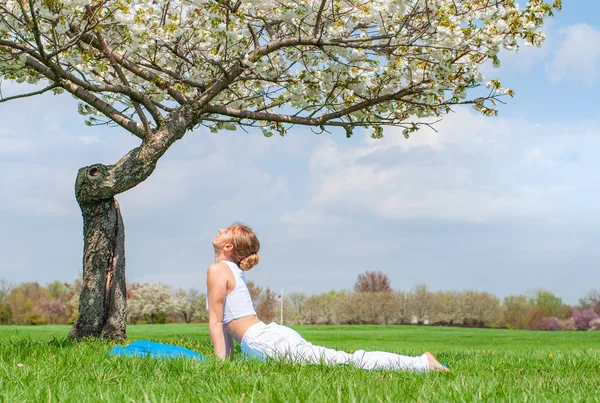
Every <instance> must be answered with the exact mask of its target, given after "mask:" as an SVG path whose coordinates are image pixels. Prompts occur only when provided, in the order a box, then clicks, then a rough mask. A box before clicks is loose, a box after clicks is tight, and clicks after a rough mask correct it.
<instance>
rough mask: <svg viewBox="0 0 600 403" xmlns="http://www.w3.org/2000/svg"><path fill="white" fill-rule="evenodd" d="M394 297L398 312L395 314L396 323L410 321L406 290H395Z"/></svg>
mask: <svg viewBox="0 0 600 403" xmlns="http://www.w3.org/2000/svg"><path fill="white" fill-rule="evenodd" d="M394 299H395V301H396V314H395V315H394V319H393V321H394V323H396V324H402V323H408V322H409V321H410V314H409V308H408V296H407V293H406V292H405V291H401V290H398V291H395V292H394Z"/></svg>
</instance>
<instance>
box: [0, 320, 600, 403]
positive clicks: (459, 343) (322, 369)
mask: <svg viewBox="0 0 600 403" xmlns="http://www.w3.org/2000/svg"><path fill="white" fill-rule="evenodd" d="M295 329H296V330H298V331H299V332H300V333H301V334H302V335H303V336H304V337H305V338H306V339H307V340H309V341H311V342H313V343H314V344H321V345H325V346H328V347H334V348H339V349H344V350H348V351H350V350H355V349H366V350H376V349H377V350H385V351H394V352H398V353H401V354H407V355H417V354H421V353H422V352H423V351H425V350H428V351H431V352H433V353H434V354H435V355H436V356H437V357H438V358H439V359H440V361H445V362H447V363H448V367H449V368H450V369H451V370H452V372H451V373H450V374H441V373H426V374H414V373H408V372H391V371H364V370H360V369H357V368H352V367H347V366H336V367H327V366H322V365H308V366H298V365H288V364H284V363H280V362H268V363H263V362H258V361H245V360H233V361H228V362H217V361H215V360H214V359H212V348H211V345H210V339H209V336H208V329H207V326H206V325H180V324H173V325H139V326H130V327H129V328H128V335H129V338H130V340H137V339H151V340H156V341H162V342H166V343H171V344H177V345H183V346H186V347H188V348H191V349H194V350H196V351H199V352H200V353H202V354H204V355H205V356H206V357H207V358H208V359H209V360H208V361H206V362H199V361H197V360H186V359H174V360H164V359H162V360H160V359H151V358H120V357H108V356H107V354H106V353H107V351H108V350H109V349H110V348H111V347H112V344H110V343H107V342H99V341H89V342H84V343H72V342H70V341H67V340H66V339H65V336H66V334H67V332H68V330H69V327H68V326H39V327H20V326H0V401H6V402H22V401H23V402H24V401H28V402H42V401H52V402H58V401H60V402H83V401H110V402H113V401H114V402H130V401H135V402H138V401H139V402H145V401H151V402H154V401H161V402H173V401H183V402H187V401H194V402H195V401H210V402H213V401H223V402H229V401H231V402H233V401H245V402H250V401H254V402H264V401H274V402H278V401H281V402H290V401H291V402H294V401H299V402H321V401H339V402H350V401H389V402H398V401H436V402H437V401H457V402H461V401H479V400H483V401H514V402H522V401H525V400H527V401H558V402H570V401H582V402H583V401H585V402H600V332H528V331H512V330H500V329H460V328H439V327H415V326H296V327H295ZM238 356H239V350H238ZM17 364H23V365H22V366H21V367H19V366H18V365H17Z"/></svg>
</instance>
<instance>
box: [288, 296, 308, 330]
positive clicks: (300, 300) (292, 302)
mask: <svg viewBox="0 0 600 403" xmlns="http://www.w3.org/2000/svg"><path fill="white" fill-rule="evenodd" d="M307 298H308V297H307V296H306V294H303V293H301V292H293V293H290V294H288V296H287V299H286V302H287V301H289V303H287V304H284V307H287V308H291V309H292V310H293V311H294V320H295V321H296V322H299V323H303V321H302V314H303V311H304V304H305V303H306V299H307Z"/></svg>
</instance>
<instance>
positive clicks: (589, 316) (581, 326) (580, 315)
mask: <svg viewBox="0 0 600 403" xmlns="http://www.w3.org/2000/svg"><path fill="white" fill-rule="evenodd" d="M598 318H600V315H598V314H597V313H596V312H594V311H592V310H591V309H584V310H579V309H574V310H573V321H574V322H575V327H576V328H577V329H578V330H588V329H589V328H590V322H592V321H593V320H596V319H598Z"/></svg>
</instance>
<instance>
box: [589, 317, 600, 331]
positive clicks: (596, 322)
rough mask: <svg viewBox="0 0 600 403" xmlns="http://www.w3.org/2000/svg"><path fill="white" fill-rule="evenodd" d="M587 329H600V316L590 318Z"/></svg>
mask: <svg viewBox="0 0 600 403" xmlns="http://www.w3.org/2000/svg"><path fill="white" fill-rule="evenodd" d="M588 330H600V318H596V319H592V320H591V321H590V328H589V329H588Z"/></svg>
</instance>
